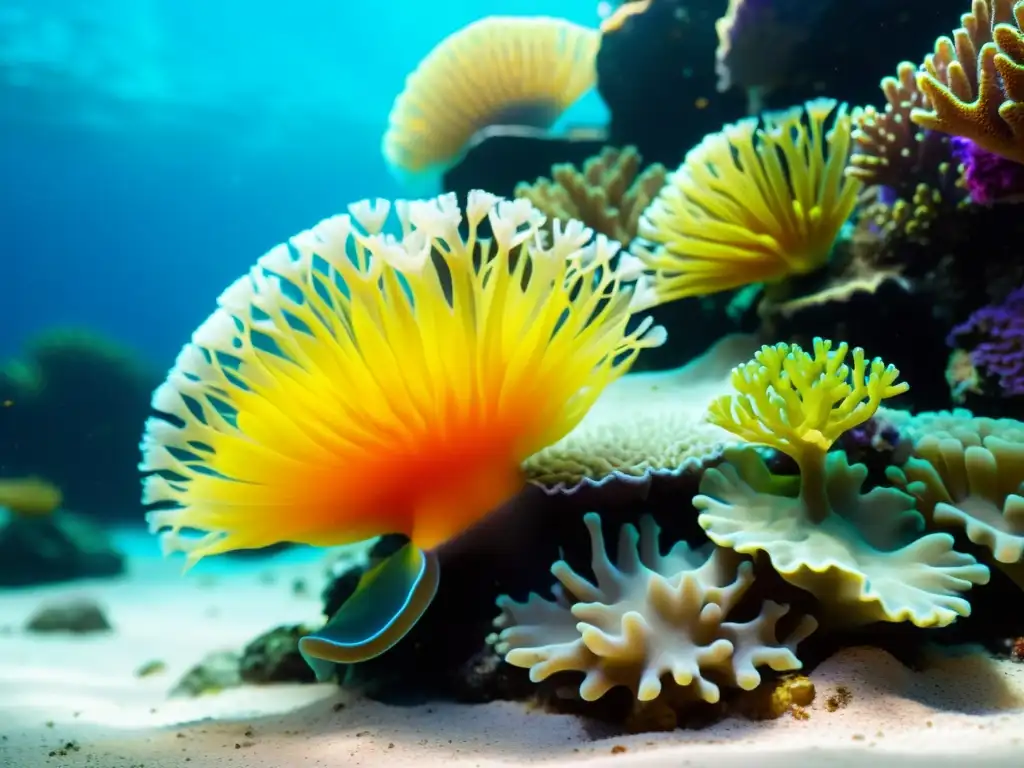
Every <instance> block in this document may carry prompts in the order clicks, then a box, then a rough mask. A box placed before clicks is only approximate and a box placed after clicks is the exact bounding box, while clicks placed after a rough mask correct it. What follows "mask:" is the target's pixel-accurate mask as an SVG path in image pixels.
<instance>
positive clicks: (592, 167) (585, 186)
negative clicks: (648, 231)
mask: <svg viewBox="0 0 1024 768" xmlns="http://www.w3.org/2000/svg"><path fill="white" fill-rule="evenodd" d="M641 161H642V158H641V157H640V153H639V152H637V151H636V147H625V148H623V149H616V148H614V147H605V149H603V150H602V151H601V154H599V155H597V156H596V157H592V158H590V159H589V160H587V161H586V162H585V163H584V164H583V168H582V169H577V168H576V167H575V166H573V165H572V164H570V163H564V164H560V165H556V166H554V167H553V168H552V169H551V178H550V179H546V178H540V179H537V181H535V182H534V183H533V184H527V183H525V182H523V183H521V184H519V185H517V186H516V189H515V196H516V197H525V198H526V199H527V200H529V201H530V202H531V203H533V205H534V207H536V208H537V210H539V211H541V212H542V213H543V214H544V215H545V216H547V217H548V221H549V223H550V222H552V221H553V220H555V219H558V220H561V221H569V220H570V219H576V220H577V221H582V222H583V223H584V224H586V225H587V226H588V227H590V228H591V229H593V230H594V231H595V232H599V233H601V234H602V235H607V236H608V237H610V238H611V239H612V240H617V241H618V242H620V243H623V244H626V245H628V244H629V243H631V242H632V241H633V239H634V238H635V237H636V234H637V227H638V225H639V221H640V215H641V214H642V213H643V212H644V209H646V208H647V206H648V205H649V204H650V202H651V200H653V199H654V197H655V195H657V194H658V192H659V191H660V190H661V188H662V187H663V186H664V185H665V177H666V175H667V172H666V170H665V166H663V165H661V164H660V163H655V164H654V165H652V166H650V167H649V168H647V169H645V170H644V171H643V173H639V170H640V165H641Z"/></svg>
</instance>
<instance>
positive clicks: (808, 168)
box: [637, 99, 861, 301]
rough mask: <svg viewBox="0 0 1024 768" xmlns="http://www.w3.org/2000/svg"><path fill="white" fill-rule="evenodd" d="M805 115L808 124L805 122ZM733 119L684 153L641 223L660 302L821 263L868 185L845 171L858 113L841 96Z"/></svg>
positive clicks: (644, 255)
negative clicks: (863, 186)
mask: <svg viewBox="0 0 1024 768" xmlns="http://www.w3.org/2000/svg"><path fill="white" fill-rule="evenodd" d="M805 121H806V122H805ZM763 122H764V125H763V126H762V127H759V124H758V121H757V120H755V119H748V120H742V121H740V122H738V123H735V124H733V125H727V126H725V128H723V129H722V130H721V131H720V132H718V133H713V134H710V135H708V136H706V137H705V138H704V140H703V141H702V142H701V143H700V144H699V145H698V146H697V147H695V148H694V149H692V150H691V151H690V152H689V153H688V154H687V156H686V160H685V161H684V163H683V165H682V166H680V168H679V169H678V170H677V171H676V172H675V173H673V174H672V175H671V176H670V177H669V180H668V183H667V184H666V185H665V187H664V189H663V190H662V191H661V193H660V194H659V195H658V197H657V198H655V200H654V202H653V203H651V206H650V207H649V208H648V209H647V211H645V213H644V215H643V218H642V219H641V220H640V235H641V236H642V237H644V238H646V239H647V240H650V241H652V242H653V243H655V245H656V247H655V248H654V249H653V250H648V249H642V250H638V251H637V253H638V255H639V256H640V258H641V260H642V261H643V262H644V265H645V267H646V268H647V269H648V270H650V272H651V273H652V285H653V290H654V294H655V295H656V296H657V298H658V300H659V301H670V300H673V299H678V298H683V297H686V296H700V295H704V294H708V293H715V292H718V291H724V290H728V289H731V288H738V287H743V286H746V285H750V284H753V283H777V282H779V281H781V280H784V279H785V278H788V277H790V276H794V275H804V274H807V273H810V272H814V271H815V270H818V269H820V268H821V267H823V266H824V265H825V264H826V262H827V261H828V258H829V255H830V254H831V253H832V247H833V245H834V243H835V241H836V238H837V236H838V235H839V231H840V228H841V227H842V226H843V224H844V223H845V222H846V220H847V219H848V218H849V217H850V214H851V213H852V212H853V209H854V207H855V206H856V203H857V194H858V192H859V190H860V187H861V184H860V182H859V181H857V180H856V179H852V178H849V177H846V176H844V174H843V170H844V168H845V166H846V162H847V158H848V154H849V148H850V139H851V130H852V128H851V126H852V117H851V115H850V113H849V111H848V109H847V108H846V106H845V105H841V104H837V103H836V102H835V101H834V100H830V99H820V100H817V101H813V102H808V103H807V104H806V105H805V106H804V108H794V109H790V110H788V111H786V112H780V113H775V114H768V115H765V116H764V118H763Z"/></svg>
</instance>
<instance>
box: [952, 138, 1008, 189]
mask: <svg viewBox="0 0 1024 768" xmlns="http://www.w3.org/2000/svg"><path fill="white" fill-rule="evenodd" d="M952 145H953V154H954V155H955V157H956V159H957V160H958V161H959V162H960V164H961V167H962V168H963V179H964V184H965V185H966V186H967V190H968V191H969V192H970V194H971V200H972V201H973V202H975V203H980V204H983V205H990V204H992V203H998V202H1008V201H1011V200H1013V201H1019V200H1021V199H1024V165H1021V164H1020V163H1015V162H1013V161H1012V160H1007V159H1006V158H1005V157H1000V156H999V155H996V154H994V153H992V152H989V151H988V150H985V149H982V148H981V147H979V146H978V145H977V144H976V143H975V142H973V141H971V140H970V139H966V138H963V137H962V136H954V137H953V138H952Z"/></svg>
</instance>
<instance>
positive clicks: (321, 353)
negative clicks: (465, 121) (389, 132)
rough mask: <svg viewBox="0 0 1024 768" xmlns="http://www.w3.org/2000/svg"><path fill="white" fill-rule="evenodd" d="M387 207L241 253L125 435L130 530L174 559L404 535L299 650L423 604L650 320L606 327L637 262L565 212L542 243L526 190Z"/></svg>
mask: <svg viewBox="0 0 1024 768" xmlns="http://www.w3.org/2000/svg"><path fill="white" fill-rule="evenodd" d="M391 208H392V206H391V204H390V203H388V202H386V201H383V200H379V201H377V202H376V203H371V202H370V201H362V202H360V203H356V204H353V205H351V206H350V207H349V211H350V213H349V214H346V215H341V216H336V217H333V218H331V219H328V220H326V221H323V222H321V223H320V224H318V225H317V226H316V227H314V228H313V229H312V230H309V231H306V232H303V233H301V234H299V235H296V236H295V237H292V238H291V239H290V240H289V241H288V243H287V244H284V245H280V246H278V247H276V248H274V249H272V250H271V251H269V252H268V253H267V254H265V255H264V256H262V257H261V258H260V259H259V261H258V263H257V264H256V265H255V266H254V267H253V268H252V269H251V270H250V272H249V273H248V274H247V275H246V276H244V277H242V278H241V279H239V280H238V281H236V282H235V283H234V284H233V285H232V286H230V287H229V288H228V289H227V290H226V291H225V292H224V293H223V294H222V295H221V297H220V299H219V302H218V303H219V309H217V311H216V312H214V314H213V315H211V317H210V318H209V319H208V320H207V321H206V322H205V323H203V325H202V326H200V328H199V329H198V330H197V331H196V332H195V333H194V334H193V337H192V342H191V343H190V344H187V345H186V346H185V347H184V349H183V350H182V351H181V353H180V354H179V356H178V359H177V361H176V364H175V367H174V368H173V369H172V371H171V372H170V374H169V375H168V378H167V381H166V382H165V383H164V384H163V385H162V386H161V387H160V388H159V389H157V391H156V392H155V394H154V395H153V407H154V408H155V409H156V410H157V411H158V412H159V413H160V414H163V415H162V416H160V417H158V418H153V419H150V420H149V422H148V423H147V425H146V432H145V435H144V438H143V446H142V447H143V461H142V465H141V468H142V470H143V471H145V472H147V473H148V476H147V477H146V479H145V486H144V501H145V502H146V503H147V504H155V503H159V504H161V505H171V508H161V509H158V510H156V511H153V512H151V513H150V526H151V529H152V530H153V531H155V532H156V531H162V535H161V540H162V544H163V546H164V550H165V552H174V551H181V552H184V553H186V555H187V559H188V562H189V563H194V562H195V561H197V560H198V559H200V558H202V557H204V556H207V555H214V554H218V553H221V552H226V551H228V550H231V549H237V548H246V547H258V546H265V545H269V544H273V543H276V542H279V541H295V542H304V543H309V544H313V545H321V546H322V545H328V544H340V543H346V542H354V541H360V540H365V539H369V538H372V537H374V536H376V535H380V534H384V533H401V534H405V535H406V536H408V537H409V540H410V544H409V545H407V546H405V547H403V548H402V549H401V550H400V551H399V552H398V553H396V554H395V555H394V556H393V557H392V558H391V559H389V560H387V561H385V562H383V563H382V564H381V565H380V566H378V567H377V568H374V569H371V570H370V571H368V572H367V574H366V575H365V576H364V580H363V581H362V582H361V583H360V589H359V590H357V594H356V595H355V596H353V597H352V598H350V599H349V601H348V602H347V603H346V604H345V605H343V606H342V609H341V611H340V612H339V614H338V615H337V616H336V617H335V619H333V620H332V622H331V623H330V624H329V625H328V627H327V628H325V632H327V635H326V636H318V637H317V638H316V639H315V641H311V642H310V643H306V645H305V646H304V653H307V656H312V657H313V658H327V659H331V660H335V661H358V660H361V659H363V658H367V657H369V656H373V655H376V654H379V653H381V652H383V651H384V650H386V649H387V648H388V647H390V645H391V644H393V643H394V642H397V640H398V639H399V638H400V637H401V636H402V635H403V634H404V632H406V631H407V630H408V629H409V627H410V626H411V624H412V623H413V622H414V621H415V620H416V619H417V618H418V616H419V614H420V613H422V611H423V610H425V609H426V607H427V605H429V603H430V600H431V599H432V598H433V591H434V590H436V587H437V578H438V576H437V563H436V558H435V556H434V554H433V552H434V550H435V549H436V548H437V547H438V546H440V545H441V544H443V543H444V542H446V541H447V540H449V539H451V538H452V537H454V536H455V535H457V534H459V533H461V532H462V531H463V530H465V529H466V528H468V527H469V526H471V525H472V524H473V523H475V522H476V521H478V520H479V519H480V518H481V517H483V516H484V515H485V514H487V513H488V512H490V511H491V510H492V509H494V508H495V507H497V506H498V505H500V504H501V503H502V502H504V501H505V500H506V499H507V498H508V497H510V496H512V495H514V494H515V493H516V492H517V491H518V490H519V489H520V487H521V485H522V483H523V477H522V473H521V470H520V464H521V462H522V461H523V460H524V459H525V458H526V457H527V456H529V455H530V454H532V453H535V452H536V451H537V450H539V449H540V448H543V447H544V446H546V445H548V444H550V443H553V442H555V441H556V440H558V439H559V438H561V437H562V436H563V435H565V434H566V433H568V432H569V431H570V430H571V429H572V428H573V427H575V426H576V425H577V424H578V423H579V422H580V421H581V420H582V419H583V417H584V415H585V414H586V412H587V411H588V409H589V408H590V406H591V405H592V404H593V403H594V401H595V400H596V399H597V397H598V396H599V395H600V393H601V391H602V390H603V389H604V388H605V387H606V386H607V385H608V384H609V383H611V382H612V381H614V380H615V379H617V378H618V377H619V376H621V375H622V374H623V373H624V372H625V371H626V370H627V369H628V368H629V366H630V365H631V363H632V361H633V360H634V359H635V357H636V355H637V354H638V353H639V351H640V350H641V349H643V348H645V347H650V346H653V345H657V344H660V343H662V342H663V341H664V338H665V333H664V330H663V329H661V328H660V327H652V323H651V321H650V319H649V318H648V319H646V320H644V321H642V322H641V323H639V324H638V325H637V326H636V327H635V328H633V329H632V330H630V331H627V324H629V323H630V320H631V319H632V318H633V317H634V309H635V305H634V301H633V298H634V294H633V290H632V288H633V281H634V279H636V278H637V276H638V275H639V272H640V270H639V269H638V268H637V265H635V264H633V263H631V262H630V260H629V259H628V258H625V257H619V258H618V259H617V262H618V266H617V267H615V268H613V267H612V261H613V259H616V257H617V255H618V254H617V252H618V249H619V246H618V244H617V243H614V242H612V241H609V240H608V239H607V238H605V237H603V236H600V235H599V236H597V237H596V238H594V237H593V232H592V231H591V230H589V229H587V228H585V227H584V226H583V225H582V224H580V223H579V222H576V221H570V222H568V223H567V224H565V225H564V226H562V225H561V224H560V223H556V224H555V226H554V228H553V231H552V233H551V237H550V239H549V238H546V237H544V235H543V233H542V231H541V228H542V226H543V225H544V221H545V219H544V216H543V215H542V214H541V213H540V212H539V211H537V210H536V209H535V208H533V206H531V205H530V203H529V202H528V201H526V200H516V201H508V200H502V199H500V198H497V197H495V196H494V195H490V194H488V193H485V192H481V191H474V192H471V193H470V195H469V197H468V200H467V203H466V208H465V213H463V211H462V210H460V208H459V205H458V201H457V200H456V197H455V195H454V194H449V195H443V196H441V197H438V198H436V199H431V200H419V201H409V202H406V201H399V202H398V203H396V204H395V206H394V209H395V211H396V212H397V214H398V218H399V220H400V224H401V227H402V236H401V237H400V238H395V237H394V236H391V235H385V234H382V230H383V229H384V227H385V224H386V221H387V218H388V214H389V212H390V210H391ZM485 221H486V222H487V224H488V225H489V229H490V233H491V237H490V238H489V239H483V238H481V237H479V234H478V233H479V230H480V227H481V225H482V224H483V223H484V222H485ZM460 227H464V230H463V229H460ZM463 232H464V233H465V234H463ZM184 531H195V532H198V533H199V534H200V535H199V536H192V537H189V536H186V535H185V534H184V533H183V532H184ZM349 608H350V609H351V610H350V611H349V613H348V614H347V615H349V616H352V617H353V619H352V620H353V621H356V622H358V624H359V625H358V632H357V630H356V628H353V627H350V626H348V625H346V624H345V621H343V620H341V619H339V617H343V614H346V610H347V609H349ZM389 611H394V615H393V616H386V615H384V614H387V613H388V612H389ZM410 612H411V613H410ZM368 617H373V618H375V619H380V622H381V623H382V624H383V627H382V626H368V625H367V624H368V622H369V619H368ZM343 618H344V617H343ZM370 623H372V622H370ZM392 630H393V631H392ZM352 633H355V634H354V635H353V634H352ZM396 635H397V636H396ZM364 641H365V642H364ZM367 644H369V645H372V648H370V647H366V645H367ZM339 649H342V650H339Z"/></svg>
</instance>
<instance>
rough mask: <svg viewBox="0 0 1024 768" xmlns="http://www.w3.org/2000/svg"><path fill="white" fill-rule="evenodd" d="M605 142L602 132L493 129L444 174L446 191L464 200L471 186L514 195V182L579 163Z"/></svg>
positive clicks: (507, 195)
mask: <svg viewBox="0 0 1024 768" xmlns="http://www.w3.org/2000/svg"><path fill="white" fill-rule="evenodd" d="M604 146H605V141H604V137H603V135H602V136H600V137H598V138H594V137H593V134H592V133H591V134H587V135H585V136H582V137H577V138H573V136H572V135H570V136H568V137H566V136H549V135H548V134H547V133H545V132H544V131H539V130H535V129H525V128H524V129H511V128H510V129H492V130H490V131H488V132H487V133H485V134H482V135H481V136H480V137H478V138H477V140H476V141H475V143H474V144H473V146H472V147H471V148H470V149H469V151H468V152H467V153H466V156H465V157H464V158H462V160H461V161H460V162H459V163H458V165H456V166H454V167H453V168H451V169H450V170H448V171H447V172H446V173H445V174H444V180H443V184H444V190H445V192H455V193H456V194H457V195H458V196H459V199H460V200H465V196H466V194H467V193H468V192H469V191H470V190H471V189H485V190H487V191H488V192H490V193H492V194H495V195H501V196H502V197H508V198H511V197H513V192H514V191H515V188H516V184H518V183H519V182H521V181H527V182H533V181H535V180H536V179H538V178H540V177H541V176H550V175H551V166H552V165H555V164H556V163H572V164H573V165H582V164H583V163H584V161H586V160H587V159H589V158H591V157H593V156H594V155H596V154H598V153H599V152H600V151H601V150H602V149H603V148H604Z"/></svg>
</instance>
